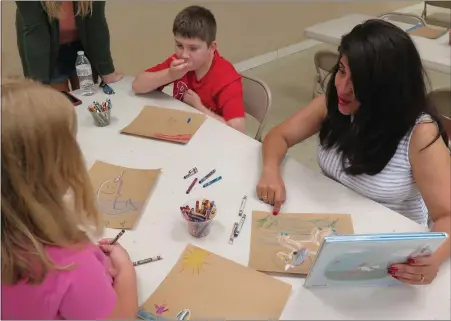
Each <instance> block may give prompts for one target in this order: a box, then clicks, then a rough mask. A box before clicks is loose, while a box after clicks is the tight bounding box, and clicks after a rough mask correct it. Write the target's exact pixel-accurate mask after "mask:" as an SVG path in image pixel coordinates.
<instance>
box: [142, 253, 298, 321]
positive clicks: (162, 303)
mask: <svg viewBox="0 0 451 321" xmlns="http://www.w3.org/2000/svg"><path fill="white" fill-rule="evenodd" d="M290 291H291V285H289V284H287V283H284V282H282V281H279V280H277V279H275V278H273V277H270V276H267V275H265V274H263V273H260V272H257V271H254V270H252V269H250V268H248V267H245V266H242V265H240V264H238V263H235V262H233V261H231V260H228V259H225V258H223V257H220V256H218V255H215V254H213V253H211V252H208V251H206V250H204V249H201V248H199V247H196V246H194V245H191V244H188V246H187V247H186V249H185V251H184V252H183V254H182V255H181V257H180V259H179V261H178V262H177V264H176V265H175V266H174V267H173V268H172V270H171V271H170V272H169V274H168V275H167V276H166V278H165V279H164V280H163V282H162V283H161V284H160V286H159V287H158V288H157V289H156V291H155V292H154V293H153V294H152V295H151V296H150V297H149V298H148V299H147V301H146V302H145V303H144V304H143V305H142V306H141V307H140V309H139V311H138V316H139V317H140V318H142V319H145V320H160V319H163V320H190V319H191V320H278V319H279V317H280V315H281V313H282V311H283V309H284V307H285V304H286V302H287V300H288V297H289V295H290Z"/></svg>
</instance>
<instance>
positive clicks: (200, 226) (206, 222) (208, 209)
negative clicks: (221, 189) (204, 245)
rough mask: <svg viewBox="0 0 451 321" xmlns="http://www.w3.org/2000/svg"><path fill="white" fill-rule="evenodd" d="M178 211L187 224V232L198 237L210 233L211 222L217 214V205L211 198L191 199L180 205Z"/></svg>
mask: <svg viewBox="0 0 451 321" xmlns="http://www.w3.org/2000/svg"><path fill="white" fill-rule="evenodd" d="M180 212H181V214H182V217H183V219H184V220H185V222H186V224H187V228H188V232H189V234H191V235H192V236H194V237H196V238H200V237H205V236H207V235H208V234H209V233H210V229H211V223H212V221H213V220H214V218H215V217H216V215H217V207H216V203H215V202H214V201H212V200H209V199H206V198H201V199H193V200H191V201H189V202H188V203H186V204H184V205H182V206H180Z"/></svg>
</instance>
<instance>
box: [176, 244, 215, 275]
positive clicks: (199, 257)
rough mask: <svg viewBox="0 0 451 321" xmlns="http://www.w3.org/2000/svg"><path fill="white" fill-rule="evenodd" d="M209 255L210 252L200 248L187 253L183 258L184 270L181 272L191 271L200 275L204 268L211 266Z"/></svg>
mask: <svg viewBox="0 0 451 321" xmlns="http://www.w3.org/2000/svg"><path fill="white" fill-rule="evenodd" d="M209 255H210V253H209V252H207V251H205V250H203V249H200V248H196V249H192V250H190V251H187V253H186V254H185V255H184V256H183V258H182V270H181V271H180V272H184V271H187V270H191V271H192V272H193V274H197V275H199V273H201V272H203V269H204V266H205V265H208V264H209V263H208V262H207V259H208V256H209Z"/></svg>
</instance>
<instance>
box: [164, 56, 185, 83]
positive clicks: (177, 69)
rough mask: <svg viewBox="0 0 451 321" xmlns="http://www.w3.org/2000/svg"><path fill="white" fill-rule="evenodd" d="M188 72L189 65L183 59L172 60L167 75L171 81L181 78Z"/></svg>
mask: <svg viewBox="0 0 451 321" xmlns="http://www.w3.org/2000/svg"><path fill="white" fill-rule="evenodd" d="M188 71H189V64H188V63H187V62H186V61H185V60H184V59H174V60H172V62H171V65H170V66H169V75H170V76H171V79H172V80H177V79H180V78H182V77H183V76H184V75H185V74H186V73H187V72H188Z"/></svg>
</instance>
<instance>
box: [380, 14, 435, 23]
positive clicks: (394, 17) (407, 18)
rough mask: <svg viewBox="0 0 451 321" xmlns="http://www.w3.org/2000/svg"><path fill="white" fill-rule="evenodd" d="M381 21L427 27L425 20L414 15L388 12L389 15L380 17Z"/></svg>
mask: <svg viewBox="0 0 451 321" xmlns="http://www.w3.org/2000/svg"><path fill="white" fill-rule="evenodd" d="M379 19H382V20H386V21H398V22H404V23H409V24H412V25H417V24H420V25H422V26H426V21H424V19H423V18H421V17H419V16H417V15H415V14H412V13H401V12H387V13H384V14H381V15H380V16H379Z"/></svg>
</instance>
